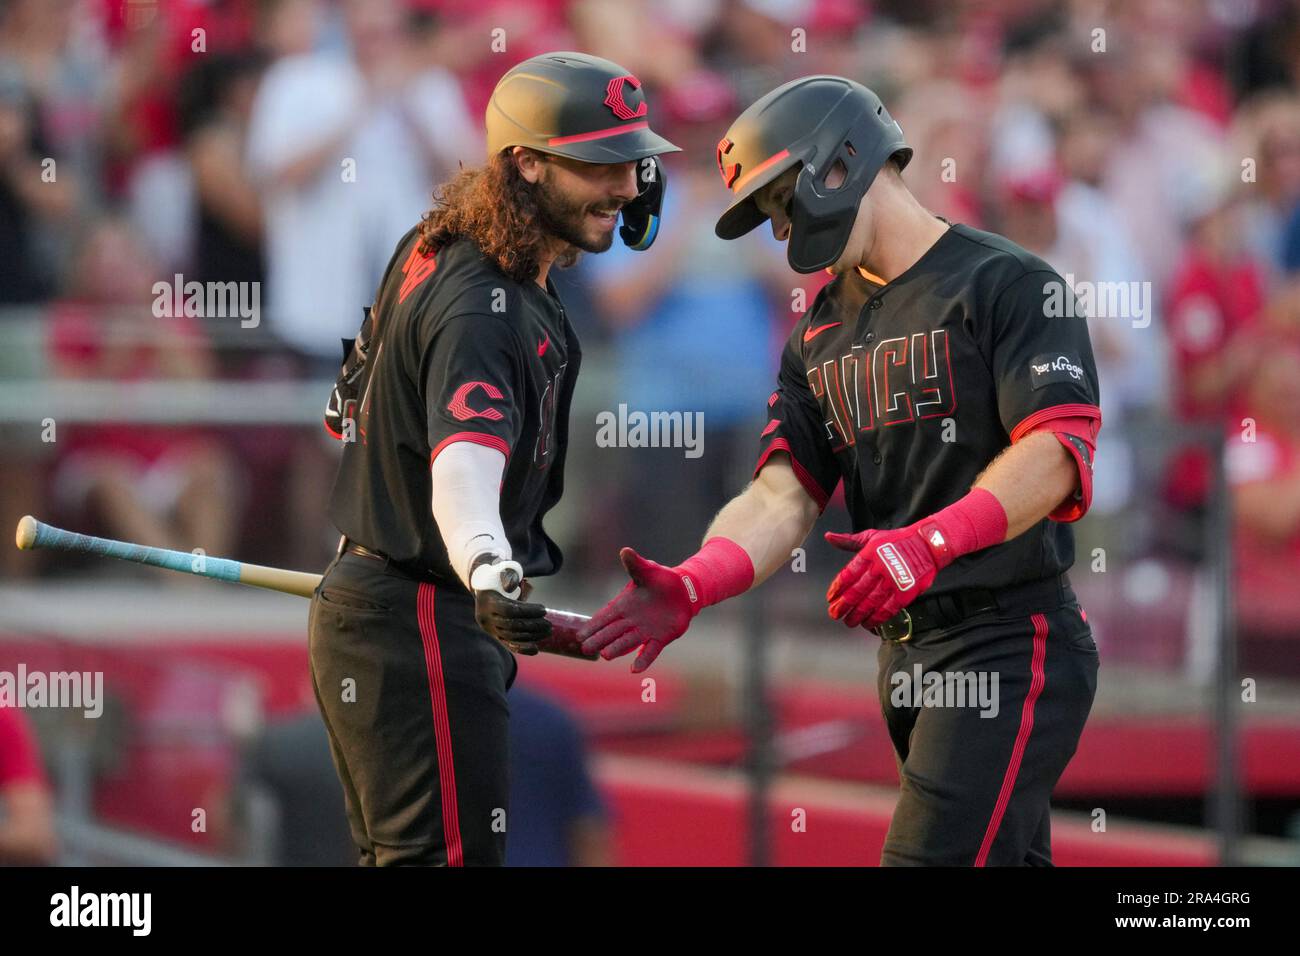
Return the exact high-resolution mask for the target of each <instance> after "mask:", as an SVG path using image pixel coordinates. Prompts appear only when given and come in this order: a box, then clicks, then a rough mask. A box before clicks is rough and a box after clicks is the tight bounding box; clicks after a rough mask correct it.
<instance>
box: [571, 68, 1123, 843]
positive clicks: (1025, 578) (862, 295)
mask: <svg viewBox="0 0 1300 956" xmlns="http://www.w3.org/2000/svg"><path fill="white" fill-rule="evenodd" d="M911 156H912V150H911V149H910V148H909V147H908V146H907V144H906V142H905V141H904V139H903V134H902V130H901V129H900V128H899V127H898V124H897V123H896V122H894V120H893V119H892V118H891V117H890V115H889V113H888V112H887V111H886V110H885V108H884V105H883V104H882V103H881V102H880V100H879V99H878V98H877V97H876V95H875V94H874V93H872V92H871V91H870V90H868V89H867V88H866V87H864V86H861V85H860V84H858V83H854V82H852V81H850V80H846V79H843V78H841V77H834V76H813V77H805V78H803V79H799V80H795V81H793V82H790V83H787V84H785V85H784V86H781V87H779V88H778V89H776V90H774V91H772V92H771V93H769V94H767V95H766V96H764V97H762V98H761V99H760V100H758V101H757V102H756V103H754V104H753V105H752V106H750V107H749V108H748V109H747V110H745V112H744V113H743V114H741V116H740V117H739V118H738V119H737V120H736V121H735V123H734V124H732V126H731V128H730V129H729V130H728V131H727V134H726V136H725V137H723V139H722V140H721V142H719V144H718V151H717V163H718V170H719V173H720V174H721V176H722V180H723V183H724V185H725V186H726V187H727V188H728V189H729V190H730V191H731V193H732V195H733V202H732V204H731V206H730V207H729V208H728V209H727V210H726V212H725V213H724V214H723V215H722V217H721V218H720V219H719V220H718V223H717V226H716V232H717V235H718V236H719V237H721V238H723V239H736V238H738V237H740V236H741V235H743V234H744V233H746V232H748V231H750V230H751V229H753V228H755V227H756V226H758V225H760V224H761V223H762V222H763V221H764V220H770V222H771V228H772V231H773V233H774V235H775V236H776V237H777V239H780V240H784V241H786V242H787V243H788V246H787V257H788V259H789V262H790V265H791V267H792V268H794V269H795V270H796V271H797V272H801V273H811V272H816V271H818V270H821V269H829V270H830V271H831V272H833V273H834V274H835V278H834V280H833V281H832V282H831V283H830V284H829V285H827V286H826V287H825V288H824V289H822V290H821V292H820V293H819V294H818V295H817V298H816V300H815V302H814V303H813V305H812V307H811V309H809V310H808V312H807V313H806V315H805V316H804V317H803V318H802V319H801V320H800V321H799V322H798V323H797V324H796V326H795V328H794V331H793V333H792V334H791V336H790V338H789V341H788V343H787V345H786V347H785V350H784V353H783V355H782V358H781V366H780V372H779V377H778V381H777V387H776V390H775V391H774V392H773V393H772V395H771V397H770V398H769V399H768V400H767V409H768V422H767V426H766V427H765V428H764V429H763V431H762V435H761V439H760V442H761V445H760V453H759V458H758V463H757V466H756V468H755V471H754V480H753V482H752V483H751V484H750V485H749V487H748V488H746V489H745V490H744V491H743V492H742V493H741V494H740V495H738V496H737V497H736V498H734V499H733V500H732V501H731V502H730V503H729V504H727V505H726V507H724V508H723V509H722V511H721V512H720V513H719V514H718V516H717V517H716V518H715V519H714V521H713V523H712V525H711V526H710V527H709V529H708V531H707V533H706V534H705V538H704V544H703V547H701V548H700V550H699V551H698V552H697V553H696V554H694V555H693V556H691V557H690V558H688V559H687V560H685V561H684V562H682V563H681V564H678V565H676V566H675V567H667V566H664V565H660V564H657V563H655V562H654V561H650V560H648V559H646V558H644V557H642V556H640V555H638V554H637V553H636V552H634V551H632V550H631V549H629V548H625V549H624V550H623V552H622V554H621V558H622V562H623V565H624V567H625V568H626V570H627V572H628V574H629V576H630V577H631V582H630V583H629V584H628V585H627V587H626V588H625V589H624V590H623V591H622V592H621V593H620V594H619V595H617V596H616V597H615V598H614V599H613V600H612V601H610V603H609V604H607V605H606V606H605V607H604V608H603V609H602V610H601V611H599V612H598V613H597V614H596V615H594V616H593V617H592V619H591V621H590V622H589V623H588V624H587V625H586V627H585V628H584V630H583V631H582V632H581V636H582V637H584V638H585V642H584V645H583V647H584V649H585V650H587V651H588V652H593V651H597V650H599V651H600V653H601V654H602V656H604V657H606V658H613V657H617V656H619V655H621V654H627V653H629V652H631V651H632V650H635V649H639V653H638V655H637V657H636V660H635V663H634V664H633V668H632V669H633V671H641V670H644V669H645V668H646V667H648V666H650V664H651V663H652V662H653V661H654V660H655V658H656V657H657V656H658V655H659V654H660V653H661V652H662V651H663V649H664V647H666V646H667V645H668V644H669V643H670V642H671V641H674V640H676V639H677V638H679V637H680V636H681V635H682V634H683V633H685V631H686V629H687V627H688V626H689V625H690V622H691V620H692V618H694V617H695V615H697V614H699V613H700V611H701V610H703V609H704V608H706V607H708V606H709V605H711V604H716V603H718V602H719V601H722V600H724V599H725V598H728V597H732V596H734V595H737V594H740V593H742V592H744V591H746V590H748V589H749V588H750V587H752V586H754V585H755V584H757V583H759V582H761V581H763V580H765V579H766V578H768V577H769V576H771V575H772V574H773V573H774V572H775V571H777V569H779V568H780V567H781V566H782V565H783V564H784V563H785V562H786V561H787V560H789V557H790V554H791V551H792V549H793V548H795V547H797V546H798V545H799V544H800V543H801V542H803V540H804V539H805V537H806V536H807V535H808V533H809V532H810V531H811V530H812V527H813V524H814V522H815V521H816V520H817V518H818V516H819V515H820V513H821V512H822V510H823V509H824V508H825V506H826V503H827V502H828V500H829V499H830V497H831V495H832V493H833V492H834V491H835V489H836V487H837V486H838V485H839V484H841V483H843V487H844V496H845V500H846V502H847V505H848V510H849V515H850V517H851V519H852V522H853V533H845V534H838V533H831V534H828V535H827V536H826V538H827V540H828V541H829V542H830V543H831V544H832V545H834V546H835V547H837V548H840V549H842V550H844V551H846V552H848V553H849V554H850V555H851V558H850V559H849V561H848V563H847V564H846V565H845V566H844V568H843V570H842V571H840V572H839V574H838V575H836V577H835V579H834V580H833V581H831V582H830V586H829V588H828V589H827V592H826V602H827V610H828V613H829V615H830V617H831V618H833V619H835V620H838V621H840V622H841V623H843V624H845V625H847V626H849V627H853V628H856V627H859V626H861V627H865V628H867V629H869V630H872V631H875V632H876V633H878V634H879V636H880V638H881V643H880V649H879V662H880V671H879V674H880V677H879V692H880V701H881V707H882V710H883V712H884V717H885V721H886V724H887V725H888V729H889V734H890V737H891V739H892V741H893V745H894V749H895V751H896V755H897V762H898V768H899V776H900V780H901V793H900V797H899V801H898V805H897V808H896V810H895V812H894V817H893V820H892V823H891V825H890V829H889V834H888V836H887V838H886V840H885V846H884V851H883V854H882V863H884V864H886V865H924V864H949V865H975V866H983V865H985V864H1002V865H1022V864H1035V865H1050V863H1051V842H1050V819H1049V799H1050V796H1051V792H1052V788H1053V786H1054V785H1055V784H1056V781H1057V779H1058V778H1059V777H1060V775H1061V773H1062V771H1063V770H1064V769H1065V766H1066V764H1067V763H1068V762H1069V760H1070V758H1071V756H1072V755H1073V754H1074V750H1075V747H1076V745H1077V743H1078V740H1079V735H1080V733H1081V732H1082V730H1083V726H1084V722H1085V721H1086V720H1087V717H1088V713H1089V710H1090V708H1091V706H1092V700H1093V695H1094V693H1095V690H1096V678H1097V667H1098V658H1097V648H1096V645H1095V644H1094V642H1093V640H1092V636H1091V634H1090V630H1089V627H1088V623H1087V617H1086V615H1085V613H1084V611H1083V609H1082V608H1081V607H1080V606H1079V604H1078V602H1077V601H1076V600H1075V597H1074V593H1073V591H1072V590H1071V587H1070V583H1069V581H1068V579H1067V578H1066V571H1067V569H1068V568H1069V567H1070V566H1071V564H1072V563H1073V561H1074V541H1073V535H1072V532H1071V530H1070V527H1069V523H1070V522H1072V521H1075V520H1077V519H1078V518H1080V517H1081V516H1082V515H1083V514H1084V512H1085V511H1086V510H1087V508H1088V506H1089V502H1090V499H1091V494H1092V462H1093V453H1094V450H1095V443H1096V437H1097V432H1098V429H1099V427H1100V424H1101V413H1100V411H1099V409H1098V384H1097V374H1096V369H1095V366H1094V363H1093V357H1092V349H1091V346H1090V344H1089V339H1088V329H1087V324H1086V321H1085V319H1084V317H1083V316H1082V314H1081V313H1080V311H1079V310H1078V309H1076V308H1073V298H1072V294H1071V291H1070V289H1069V287H1068V286H1067V285H1066V284H1065V282H1064V280H1063V279H1062V278H1061V277H1060V276H1059V275H1058V274H1057V273H1056V272H1055V270H1053V269H1052V267H1051V266H1049V265H1048V264H1047V263H1046V262H1044V261H1043V260H1042V259H1039V258H1038V257H1036V256H1034V255H1032V254H1030V253H1029V252H1027V251H1026V250H1024V249H1022V248H1021V247H1019V246H1017V245H1016V244H1014V243H1012V242H1009V241H1008V240H1006V239H1004V238H1002V237H1000V236H996V235H992V234H990V233H987V232H981V231H979V230H977V229H972V228H969V227H967V226H964V225H954V224H950V223H948V222H946V221H944V220H942V219H940V218H938V217H936V216H934V215H933V214H932V213H930V212H928V211H927V210H926V209H924V208H922V206H921V205H920V203H919V202H918V201H917V200H916V199H915V197H913V195H912V194H911V193H910V192H909V191H908V189H907V186H906V185H905V184H904V182H903V180H902V178H901V176H900V173H901V171H902V169H903V167H904V166H906V164H907V163H908V161H909V160H910V159H911ZM918 674H921V675H938V676H939V678H940V680H942V681H944V682H945V683H948V682H949V679H950V678H954V677H955V678H956V679H958V680H961V679H964V678H965V677H966V676H967V675H975V676H976V677H977V678H978V677H980V675H983V677H984V678H993V679H995V680H996V684H993V685H992V686H996V688H997V697H996V701H995V703H996V706H995V707H982V706H978V705H973V704H972V705H968V706H935V703H941V704H950V703H951V702H950V701H944V700H940V701H937V702H936V701H935V700H931V699H929V698H926V697H924V696H923V695H921V694H919V693H913V694H910V695H909V694H901V695H900V694H899V693H898V691H899V689H900V687H904V686H905V685H906V684H907V683H908V682H910V681H912V680H913V679H914V677H915V676H916V675H918ZM990 683H991V682H990ZM931 686H933V685H932V684H931Z"/></svg>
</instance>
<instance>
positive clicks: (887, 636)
mask: <svg viewBox="0 0 1300 956" xmlns="http://www.w3.org/2000/svg"><path fill="white" fill-rule="evenodd" d="M877 633H879V634H880V637H881V639H882V640H886V641H893V642H895V643H896V644H902V643H903V642H905V641H910V640H911V639H912V615H911V614H909V613H907V608H903V609H902V610H901V611H899V612H898V613H897V614H895V615H894V616H893V617H891V618H890V619H889V620H888V621H886V622H885V623H884V624H882V625H880V630H879V631H878V632H877Z"/></svg>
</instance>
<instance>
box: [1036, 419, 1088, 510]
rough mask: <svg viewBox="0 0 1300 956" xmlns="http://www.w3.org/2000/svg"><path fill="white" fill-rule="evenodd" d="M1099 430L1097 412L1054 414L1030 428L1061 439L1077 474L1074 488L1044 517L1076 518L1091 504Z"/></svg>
mask: <svg viewBox="0 0 1300 956" xmlns="http://www.w3.org/2000/svg"><path fill="white" fill-rule="evenodd" d="M1100 430H1101V418H1100V416H1099V417H1097V418H1088V417H1084V416H1079V417H1072V418H1057V419H1053V420H1051V421H1047V422H1044V423H1043V424H1042V425H1040V426H1039V427H1038V428H1035V429H1034V432H1040V431H1041V432H1049V433H1051V434H1052V435H1053V436H1054V437H1055V438H1056V440H1057V441H1059V442H1060V443H1061V445H1062V447H1064V448H1065V450H1066V452H1067V453H1068V454H1069V455H1070V458H1071V459H1072V460H1073V461H1074V467H1075V471H1076V472H1077V474H1078V484H1077V486H1076V488H1075V490H1074V491H1073V492H1072V493H1071V494H1070V495H1068V496H1067V497H1066V498H1065V500H1063V501H1062V502H1061V503H1060V504H1059V505H1057V506H1056V508H1055V509H1053V510H1052V511H1051V512H1050V513H1049V514H1048V516H1047V517H1049V518H1051V519H1052V520H1053V521H1060V522H1066V523H1068V522H1071V521H1078V520H1079V519H1080V518H1082V517H1083V516H1084V515H1085V514H1087V513H1088V509H1089V508H1090V507H1092V470H1093V459H1094V458H1095V456H1096V454H1097V432H1098V431H1100ZM1030 434H1033V432H1030Z"/></svg>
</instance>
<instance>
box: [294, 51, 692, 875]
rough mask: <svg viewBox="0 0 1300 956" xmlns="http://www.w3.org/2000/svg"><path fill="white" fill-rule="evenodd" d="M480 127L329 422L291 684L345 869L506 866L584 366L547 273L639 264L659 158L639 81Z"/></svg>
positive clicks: (408, 250)
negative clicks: (516, 718)
mask: <svg viewBox="0 0 1300 956" xmlns="http://www.w3.org/2000/svg"><path fill="white" fill-rule="evenodd" d="M486 120H487V141H488V157H487V163H486V164H485V165H484V166H482V167H478V168H472V169H463V170H462V171H461V172H460V173H459V175H458V176H456V177H455V178H454V179H452V180H451V181H450V182H448V183H445V184H444V185H443V186H442V187H440V188H439V190H438V191H437V193H436V194H435V199H434V206H433V209H432V210H431V211H430V212H429V213H428V214H427V215H426V216H425V217H424V220H423V221H422V222H421V223H419V224H418V225H416V226H415V227H414V228H412V229H411V230H410V231H409V232H408V233H407V234H406V236H404V237H403V238H402V240H401V241H400V242H399V243H398V246H397V249H396V250H395V251H394V253H393V256H392V259H391V260H390V262H389V264H388V267H387V270H386V271H385V274H384V277H383V280H382V282H381V283H380V286H379V291H378V294H377V296H376V298H375V301H374V304H373V305H372V307H371V308H370V309H368V310H367V314H366V319H365V322H364V323H363V325H362V328H361V331H360V333H359V334H358V336H357V339H356V340H355V341H352V342H346V343H345V344H344V346H345V360H344V364H343V368H342V371H341V373H340V375H339V380H338V383H337V384H336V386H335V388H334V391H333V394H332V395H331V397H330V400H329V404H328V407H327V409H326V416H325V425H326V428H327V429H329V431H330V433H331V434H332V435H334V436H335V437H337V438H339V439H340V440H342V441H343V442H344V449H343V457H342V462H341V464H340V467H339V472H338V478H337V480H336V482H335V486H334V492H333V496H332V498H331V500H330V516H331V518H332V519H333V521H334V523H335V525H336V526H337V528H338V529H339V531H340V532H341V533H342V538H341V540H340V542H339V553H338V556H337V557H336V558H335V560H334V561H333V562H332V563H331V564H330V566H329V568H328V569H327V570H326V572H325V575H324V577H323V579H322V581H321V584H320V587H319V588H318V589H317V591H316V593H315V595H314V597H313V598H312V603H311V617H310V623H309V629H310V660H311V673H312V680H313V684H314V686H315V689H316V696H317V701H318V703H319V705H320V709H321V714H322V716H323V717H324V720H325V726H326V728H327V730H328V732H329V738H330V745H331V749H332V752H333V757H334V762H335V766H336V768H337V770H338V774H339V779H340V781H341V783H342V785H343V791H344V796H345V799H346V804H347V811H348V819H349V822H350V824H351V829H352V836H353V839H354V841H355V842H356V844H357V847H358V848H359V850H360V855H361V862H362V864H363V865H390V864H422V865H444V864H445V865H451V866H457V865H467V864H489V865H490V864H500V863H501V862H502V861H503V859H504V855H505V840H506V835H507V832H508V825H509V824H508V808H507V792H508V786H507V779H506V767H507V762H508V737H507V707H506V691H507V690H508V688H509V687H510V685H511V683H512V682H513V681H514V677H515V673H516V670H517V667H516V661H515V657H514V655H515V653H523V654H531V653H536V652H537V642H538V641H539V640H541V639H543V638H544V637H546V636H547V634H548V633H549V624H548V622H547V620H546V618H545V617H544V614H545V608H544V607H542V606H541V605H539V604H531V603H528V602H527V600H526V598H527V590H528V588H529V584H528V582H527V580H526V579H528V578H534V577H538V576H540V575H547V574H553V573H555V572H556V571H558V570H559V569H560V567H561V563H562V556H561V554H560V550H559V548H558V547H557V546H556V544H555V542H554V541H552V540H551V539H550V537H549V536H548V535H547V534H546V531H545V529H544V528H543V527H542V518H543V516H544V515H545V514H546V513H547V512H548V511H549V510H550V509H551V508H552V507H553V506H554V505H555V504H556V502H557V501H558V500H559V498H560V494H561V491H562V489H563V485H564V458H565V448H566V444H567V438H568V424H569V406H570V402H571V399H572V396H573V388H574V381H575V379H576V377H577V374H578V365H579V361H580V358H581V355H580V351H579V344H578V339H577V336H576V334H575V333H574V330H573V326H572V324H571V323H570V322H569V318H568V316H567V315H566V314H565V310H564V306H563V304H562V303H561V301H560V299H559V296H558V294H557V293H556V290H555V285H554V283H553V282H552V280H551V278H550V275H549V271H550V268H551V266H552V265H556V264H558V265H561V266H563V265H566V264H571V263H572V262H573V261H574V260H575V259H576V257H577V255H578V254H579V252H580V251H586V252H593V253H596V252H603V251H605V250H606V249H608V248H609V247H610V244H611V243H612V241H613V235H614V228H615V226H616V225H617V224H618V220H619V218H620V216H621V218H622V225H621V227H620V229H619V232H620V235H621V236H622V238H623V241H624V242H626V243H627V244H628V245H630V246H632V247H634V248H645V247H647V246H649V244H650V243H651V242H653V241H654V236H655V232H656V230H657V228H658V221H659V209H660V202H661V200H662V197H663V189H664V179H663V171H662V169H661V167H660V166H659V161H658V159H657V157H658V155H659V154H661V153H666V152H671V151H674V150H676V148H677V147H675V146H673V144H671V143H669V142H668V141H667V140H665V139H663V138H662V137H660V136H658V135H657V134H656V133H654V132H653V131H652V130H651V129H650V126H649V117H648V107H647V103H646V99H645V92H644V90H643V89H642V88H641V84H640V82H639V81H638V80H637V78H636V77H635V76H633V75H631V74H629V73H628V72H627V71H626V70H624V69H623V68H622V67H620V66H618V65H617V64H615V63H611V62H610V61H608V60H602V59H599V58H597V57H592V56H587V55H585V54H581V53H551V54H546V55H544V56H539V57H535V58H533V59H531V60H528V61H526V62H524V63H521V64H519V65H518V66H516V67H515V68H514V69H512V70H511V71H510V72H508V73H507V74H506V75H505V76H504V77H502V79H501V81H500V83H498V85H497V87H496V90H495V92H494V93H493V95H492V99H491V102H490V103H489V104H488V108H487V118H486Z"/></svg>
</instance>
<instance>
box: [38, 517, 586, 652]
mask: <svg viewBox="0 0 1300 956" xmlns="http://www.w3.org/2000/svg"><path fill="white" fill-rule="evenodd" d="M14 538H15V540H16V542H17V544H18V547H19V549H20V550H22V551H32V550H34V549H36V548H48V549H49V550H52V551H75V552H80V553H82V554H94V555H99V556H100V557H104V558H118V559H119V560H122V561H132V562H134V563H136V564H149V565H153V566H154V567H156V568H165V569H166V570H168V571H179V572H181V573H184V574H193V575H197V576H198V577H201V578H214V579H216V580H218V581H230V582H232V583H235V584H247V585H249V586H250V587H255V588H262V589H263V590H267V591H280V592H281V593H284V594H295V595H297V596H298V597H305V598H309V597H311V596H312V595H313V594H314V593H315V591H316V588H317V586H319V584H320V580H321V575H319V574H309V573H307V572H306V571H288V570H286V569H284V568H268V567H265V566H263V565H260V564H248V563H246V562H244V561H232V560H231V559H230V558H211V557H208V556H207V555H199V554H192V553H191V552H189V551H172V550H170V549H168V548H151V547H148V546H147V545H143V544H132V543H131V542H129V541H114V540H113V539H112V538H97V537H95V536H94V535H90V534H79V533H77V532H76V531H65V530H64V529H63V528H56V527H54V526H53V525H48V524H46V523H45V522H43V521H37V520H36V519H35V518H33V517H32V516H31V515H23V517H22V518H20V519H19V521H18V531H17V533H16V534H15V535H14ZM546 619H547V620H548V621H550V622H551V636H550V637H548V638H546V639H545V640H542V641H538V649H539V650H540V651H542V652H543V653H546V654H558V655H560V656H562V657H577V658H581V659H582V660H587V661H594V660H597V657H598V656H597V655H594V654H593V655H587V654H584V653H583V652H582V642H581V641H579V640H578V629H579V628H580V627H582V625H583V624H585V623H586V622H587V621H588V620H589V618H588V616H587V615H585V614H578V613H575V612H573V611H557V610H553V609H551V608H547V609H546Z"/></svg>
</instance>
